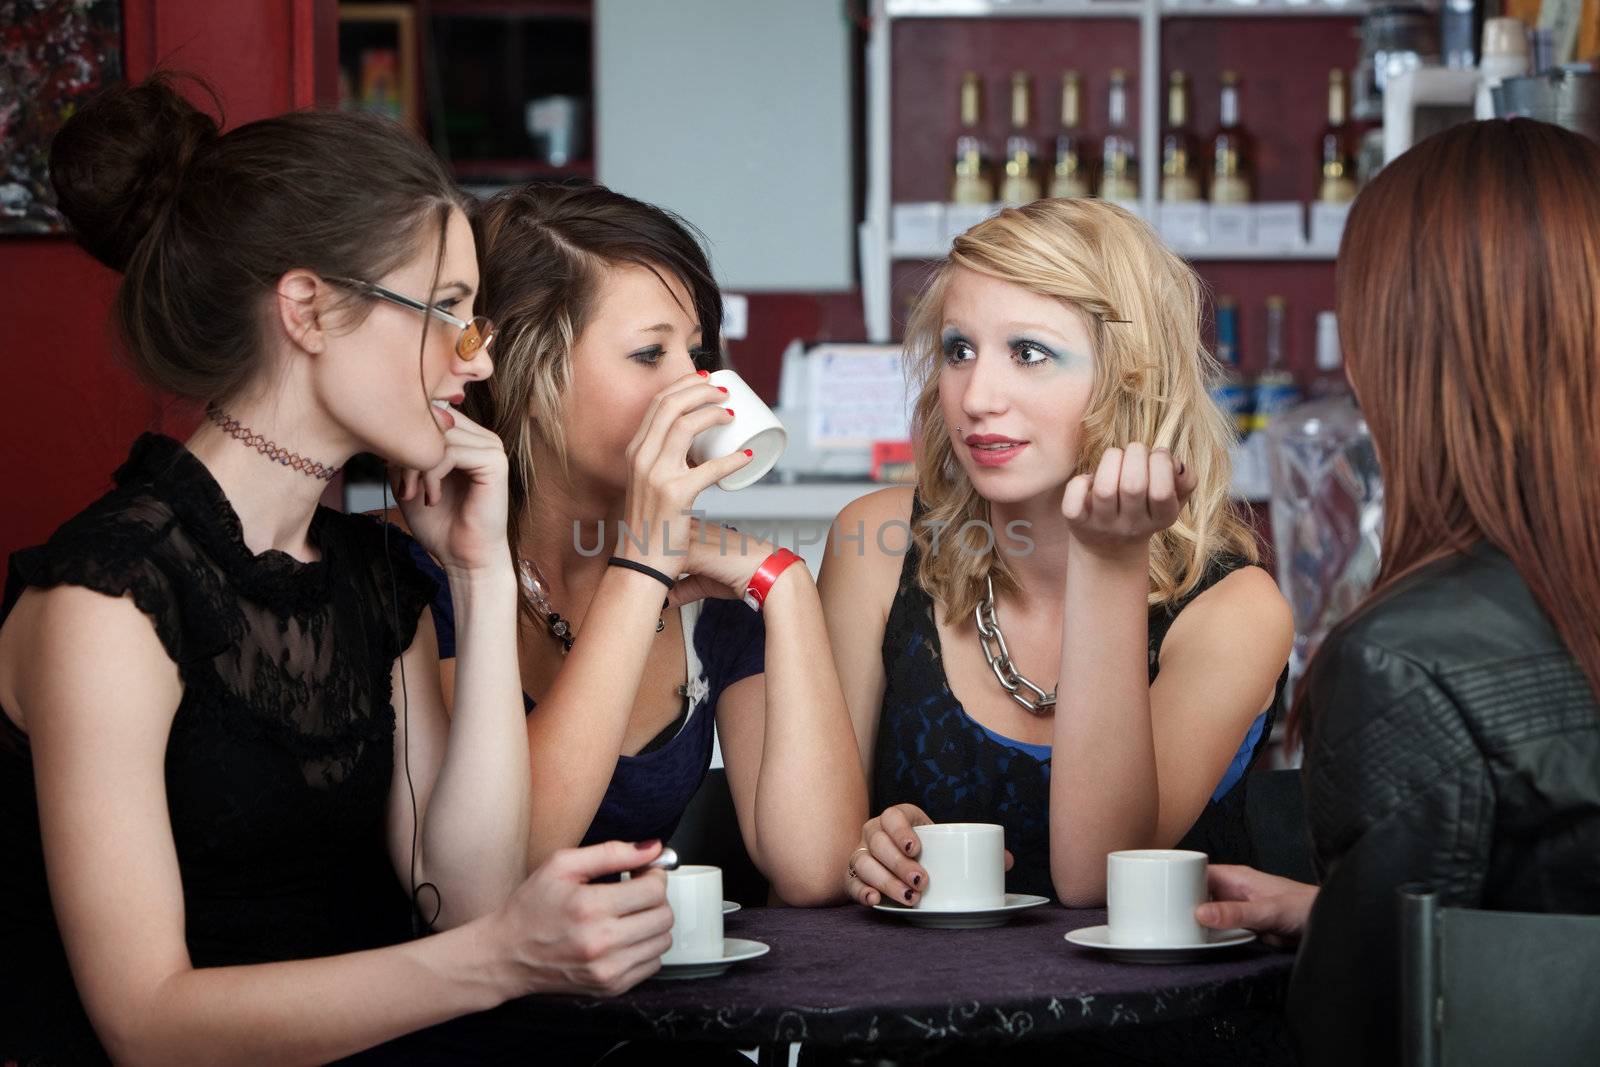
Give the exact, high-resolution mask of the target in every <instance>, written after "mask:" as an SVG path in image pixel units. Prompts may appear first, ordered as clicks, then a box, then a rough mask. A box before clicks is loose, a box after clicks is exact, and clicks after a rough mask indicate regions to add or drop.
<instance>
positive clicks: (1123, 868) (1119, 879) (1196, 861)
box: [1106, 848, 1206, 945]
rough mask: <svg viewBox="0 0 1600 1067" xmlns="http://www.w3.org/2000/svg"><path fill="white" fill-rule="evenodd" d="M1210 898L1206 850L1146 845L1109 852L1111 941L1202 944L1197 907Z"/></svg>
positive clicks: (1203, 933)
mask: <svg viewBox="0 0 1600 1067" xmlns="http://www.w3.org/2000/svg"><path fill="white" fill-rule="evenodd" d="M1205 902H1206V854H1205V853H1204V852H1188V851H1185V850H1182V849H1170V848H1144V849H1131V850H1129V851H1126V852H1113V853H1111V854H1110V855H1108V856H1107V857H1106V923H1107V925H1108V926H1109V927H1110V931H1109V933H1110V938H1111V943H1112V944H1113V945H1199V944H1204V943H1205V939H1206V935H1205V930H1204V929H1203V928H1202V927H1201V926H1200V923H1199V921H1198V920H1197V919H1196V918H1195V917H1194V909H1195V908H1197V907H1199V906H1200V905H1201V904H1204V903H1205Z"/></svg>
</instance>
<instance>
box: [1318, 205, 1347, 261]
mask: <svg viewBox="0 0 1600 1067" xmlns="http://www.w3.org/2000/svg"><path fill="white" fill-rule="evenodd" d="M1352 203H1354V201H1349V200H1347V201H1345V202H1344V203H1332V204H1330V203H1324V202H1322V201H1320V200H1319V201H1317V202H1316V203H1314V204H1312V205H1311V247H1313V248H1320V249H1326V250H1327V251H1329V252H1337V251H1338V250H1339V241H1340V239H1341V238H1342V237H1344V224H1345V220H1347V219H1348V218H1349V217H1350V205H1351V204H1352Z"/></svg>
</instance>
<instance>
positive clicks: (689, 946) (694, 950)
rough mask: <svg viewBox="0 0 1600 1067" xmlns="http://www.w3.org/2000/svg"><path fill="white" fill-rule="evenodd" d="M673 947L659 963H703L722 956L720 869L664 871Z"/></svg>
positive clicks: (695, 868) (681, 868) (663, 955)
mask: <svg viewBox="0 0 1600 1067" xmlns="http://www.w3.org/2000/svg"><path fill="white" fill-rule="evenodd" d="M667 906H668V907H670V908H671V909H672V947H671V948H669V949H667V951H666V952H664V953H662V956H661V962H662V963H702V962H704V961H706V960H714V959H720V958H721V956H722V868H721V867H704V866H685V867H679V868H677V869H676V870H672V871H668V872H667Z"/></svg>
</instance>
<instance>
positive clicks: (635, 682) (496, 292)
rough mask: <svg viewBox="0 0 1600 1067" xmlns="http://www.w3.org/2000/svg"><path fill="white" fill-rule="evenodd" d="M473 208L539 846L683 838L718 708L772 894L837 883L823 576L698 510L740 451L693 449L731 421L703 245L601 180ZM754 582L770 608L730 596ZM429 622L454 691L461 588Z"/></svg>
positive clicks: (736, 789)
mask: <svg viewBox="0 0 1600 1067" xmlns="http://www.w3.org/2000/svg"><path fill="white" fill-rule="evenodd" d="M474 225H475V227H476V230H477V233H478V247H479V254H480V256H481V262H482V275H483V305H482V306H483V308H484V310H485V311H486V312H487V313H488V314H489V315H490V316H491V317H493V318H494V320H495V321H496V322H497V323H498V324H499V328H500V333H499V339H498V341H497V345H498V347H497V349H496V359H497V361H498V364H499V369H498V370H497V372H496V374H495V377H494V379H493V380H491V381H489V382H485V383H482V384H480V385H476V386H474V387H473V388H472V389H471V390H469V391H468V393H467V399H466V403H465V408H464V410H465V411H466V412H467V413H468V414H469V415H471V417H472V418H473V419H475V420H477V421H478V422H480V423H482V424H483V425H484V426H486V427H488V428H489V429H491V430H493V431H494V432H495V433H497V434H498V435H499V436H500V438H501V440H503V441H504V442H505V445H506V451H507V452H508V454H509V455H510V458H511V490H510V515H511V520H510V521H511V544H512V551H513V552H514V554H515V555H516V557H517V561H518V566H519V567H520V569H521V574H522V578H523V583H524V584H523V589H524V594H525V595H524V598H523V602H522V606H523V612H522V626H521V629H520V632H519V641H518V646H519V653H520V664H521V673H522V689H523V692H524V693H525V694H527V696H526V697H525V699H526V702H527V707H528V720H527V730H528V746H529V752H530V757H531V761H532V769H533V798H534V799H533V817H532V831H531V838H530V851H531V853H532V854H533V855H534V856H535V857H538V856H542V855H545V854H547V853H548V852H549V851H550V850H552V849H557V848H561V847H564V846H568V845H573V844H577V843H579V842H581V841H584V842H586V841H595V840H603V839H605V838H609V837H623V838H642V837H661V838H666V837H668V836H670V835H671V833H672V831H673V829H674V828H675V827H676V825H677V823H678V819H679V817H680V816H681V815H682V814H683V811H684V809H685V807H687V806H688V804H689V801H690V799H691V798H692V797H693V796H694V793H695V791H696V789H698V788H699V785H700V782H701V780H702V779H703V778H704V776H705V773H706V769H707V767H708V765H709V763H710V760H711V755H712V744H713V734H712V729H713V726H715V729H716V734H717V736H718V737H720V740H721V747H722V753H723V757H724V761H725V764H726V766H727V771H728V784H729V788H730V791H731V792H732V794H733V803H734V807H735V809H736V812H737V816H738V821H739V827H740V830H741V832H742V835H743V838H744V842H745V845H746V847H747V849H748V850H749V853H750V856H751V858H752V859H753V860H754V861H755V864H756V866H757V867H758V868H760V870H761V871H762V873H763V874H764V875H765V876H766V877H767V879H768V880H769V882H770V883H771V885H772V888H773V891H774V892H775V893H776V895H777V896H778V897H779V898H780V899H781V900H783V901H785V902H786V903H789V904H793V905H810V904H823V903H828V902H831V901H834V900H838V899H840V898H841V896H842V894H841V890H840V887H839V883H838V879H837V878H833V877H832V876H830V875H826V874H824V873H822V872H823V871H825V870H826V869H827V867H828V866H829V865H832V866H837V865H838V864H840V863H843V862H844V860H845V857H846V856H848V854H849V851H850V847H851V845H852V844H853V842H854V840H855V838H856V836H857V834H858V833H859V830H860V826H861V820H862V819H863V818H865V816H866V790H865V784H864V782H863V780H862V776H861V770H860V766H859V763H858V761H857V758H856V752H855V740H854V738H853V736H852V734H851V731H850V722H849V718H848V716H847V714H846V712H845V705H844V700H843V697H842V695H841V693H840V690H839V683H838V680H837V676H836V675H835V673H834V671H833V667H832V662H831V659H830V657H829V654H828V636H827V633H826V632H825V631H824V629H823V622H822V610H821V604H820V602H819V600H818V597H817V592H816V587H815V585H814V584H813V582H812V580H811V575H810V573H809V572H808V571H807V569H806V567H805V565H804V563H802V562H798V557H794V556H793V554H792V553H785V552H780V551H778V550H776V549H775V548H774V546H772V545H770V544H767V543H765V542H762V541H759V540H757V539H754V538H749V537H744V536H742V535H740V534H738V533H736V532H730V531H728V530H725V529H723V528H721V527H717V526H714V525H710V524H702V523H700V522H698V521H696V520H691V518H690V517H689V511H690V509H691V508H692V507H693V506H694V501H695V498H696V497H697V496H698V495H699V494H700V493H701V492H702V491H703V490H704V489H706V488H707V487H708V486H710V485H712V484H713V483H715V482H717V481H718V480H720V479H723V478H725V477H726V476H727V475H729V474H731V473H733V472H735V471H738V470H740V469H742V468H743V467H744V465H745V463H746V462H748V459H749V457H748V456H747V455H745V454H743V453H740V452H735V453H733V454H732V455H727V456H717V457H713V458H711V459H708V460H707V461H706V462H704V463H701V464H699V465H694V464H692V463H691V461H690V460H689V458H688V452H689V447H690V443H691V441H693V440H694V438H695V436H696V435H697V434H699V433H701V432H702V431H705V430H707V429H710V428H712V427H716V426H721V425H727V424H728V423H729V422H730V421H731V419H732V417H733V416H732V412H731V409H727V408H725V407H724V404H725V403H726V394H725V392H724V391H723V390H720V389H719V388H718V387H717V386H715V385H712V384H709V383H708V382H707V381H706V377H705V376H706V374H707V372H708V371H710V370H712V369H714V368H715V367H716V366H717V365H718V363H719V361H720V354H719V345H718V333H717V331H718V328H719V326H720V324H721V319H722V301H721V296H720V293H719V292H718V290H717V286H716V283H715V281H714V280H713V279H712V276H711V270H710V266H709V264H708V263H707V261H706V257H705V253H704V252H703V251H702V250H701V249H700V246H699V244H698V243H697V242H696V241H695V239H694V237H693V236H692V235H691V234H690V233H689V231H688V230H687V229H686V228H685V226H684V225H683V224H682V223H680V222H679V221H678V220H677V219H675V218H673V217H672V216H671V215H669V214H668V213H666V212H664V211H662V210H660V209H659V208H655V207H652V206H650V205H648V204H643V203H640V202H639V201H637V200H633V199H630V198H628V197H625V196H622V195H621V194H618V193H615V192H612V191H611V190H609V189H605V188H603V187H600V186H593V185H586V186H558V185H530V186H525V187H522V188H517V189H511V190H508V191H506V192H503V193H501V194H499V195H497V196H495V197H493V198H492V199H490V200H489V201H488V202H487V203H485V204H484V205H482V206H481V207H480V208H479V209H478V211H477V212H476V213H475V219H474ZM608 557H610V558H609V564H610V565H608ZM421 562H423V563H424V564H426V562H427V561H426V560H425V559H424V560H422V561H421ZM641 572H643V573H645V574H653V575H654V576H655V580H654V581H652V579H651V578H649V577H644V578H641ZM752 586H754V587H755V588H756V591H757V592H758V593H759V594H761V597H762V599H761V607H760V611H759V612H757V611H755V610H752V609H751V608H750V607H748V606H746V604H744V603H741V602H740V598H741V596H743V595H745V594H747V593H748V592H749V591H750V590H751V588H752ZM436 623H437V630H438V632H439V634H440V639H441V647H440V657H441V659H442V660H443V661H444V670H445V679H446V686H445V688H446V691H447V692H448V691H449V689H450V679H451V677H452V674H453V670H454V663H453V661H452V659H451V657H452V656H453V655H455V654H456V653H455V650H454V649H453V647H452V645H451V640H450V632H451V627H452V620H451V619H450V606H449V603H448V601H443V600H442V601H441V602H440V604H439V605H438V612H437V614H436Z"/></svg>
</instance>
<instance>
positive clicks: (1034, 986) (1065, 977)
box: [502, 904, 1294, 1063]
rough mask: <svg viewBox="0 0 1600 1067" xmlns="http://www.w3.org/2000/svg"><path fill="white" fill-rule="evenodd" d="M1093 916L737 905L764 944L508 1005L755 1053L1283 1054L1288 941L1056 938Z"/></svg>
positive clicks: (568, 1026) (604, 1029)
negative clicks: (664, 974)
mask: <svg viewBox="0 0 1600 1067" xmlns="http://www.w3.org/2000/svg"><path fill="white" fill-rule="evenodd" d="M1103 922H1105V912H1103V911H1094V910H1071V909H1066V908H1061V907H1057V906H1055V905H1053V904H1052V905H1045V906H1044V907H1040V908H1036V909H1033V910H1031V911H1026V912H1022V913H1019V914H1018V915H1017V917H1016V918H1015V919H1013V920H1012V921H1011V923H1010V924H1009V925H1006V926H1002V927H997V928H993V929H987V930H930V929H920V928H917V927H913V926H910V925H909V924H907V923H906V922H905V920H904V919H899V918H896V917H893V916H888V915H881V914H878V913H876V912H873V911H870V910H868V909H865V908H860V907H840V908H825V909H794V908H747V909H745V910H743V911H739V912H736V913H734V914H731V915H729V916H728V917H727V919H726V923H725V927H726V928H725V934H726V936H728V937H740V938H749V939H753V940H756V941H761V942H764V943H766V944H767V945H770V946H771V949H772V950H771V951H770V952H769V953H768V954H767V955H765V956H763V957H761V958H759V959H755V960H751V961H748V962H745V963H739V964H735V965H734V966H733V968H732V969H731V970H729V971H728V972H727V973H726V974H724V975H721V976H719V977H715V978H701V979H690V980H680V981H667V980H661V979H651V980H649V981H646V982H644V983H642V984H641V985H639V986H637V987H636V988H634V989H633V990H632V991H630V992H628V993H627V994H625V995H623V996H621V997H616V998H613V999H607V1000H600V999H593V998H584V997H554V996H540V997H526V998H523V999H522V1000H519V1001H515V1002H513V1004H511V1005H508V1006H507V1009H509V1010H510V1011H511V1012H514V1013H515V1015H516V1016H517V1022H518V1025H519V1026H526V1027H528V1028H529V1030H530V1031H537V1032H539V1033H542V1034H547V1035H549V1036H551V1037H556V1036H558V1035H564V1036H572V1037H580V1036H581V1037H601V1038H607V1039H616V1040H621V1039H625V1038H635V1039H654V1040H669V1041H680V1042H688V1041H694V1042H707V1043H716V1044H723V1045H727V1046H729V1047H732V1048H753V1047H755V1048H761V1049H762V1050H763V1054H762V1062H764V1063H765V1062H787V1059H786V1057H783V1058H780V1057H779V1056H777V1054H776V1053H777V1050H779V1049H785V1050H786V1048H787V1046H788V1045H789V1044H790V1043H794V1042H799V1043H801V1044H802V1045H803V1046H804V1047H805V1048H806V1049H807V1051H808V1052H810V1051H812V1050H829V1049H832V1050H842V1051H845V1052H848V1051H850V1050H855V1051H858V1052H860V1051H868V1050H877V1051H880V1052H881V1051H883V1050H892V1051H893V1052H894V1053H895V1057H896V1058H901V1059H904V1060H905V1061H906V1062H915V1061H916V1060H917V1059H919V1058H921V1057H922V1056H924V1055H927V1054H930V1053H934V1052H948V1051H949V1050H950V1049H952V1048H953V1047H955V1048H965V1047H967V1046H980V1045H981V1046H990V1047H991V1048H993V1047H997V1046H998V1047H1002V1048H1001V1049H1000V1050H1001V1051H1004V1049H1003V1047H1004V1046H1011V1048H1010V1050H1009V1053H1008V1055H1009V1054H1012V1053H1021V1052H1022V1051H1024V1050H1023V1049H1022V1048H1020V1047H1018V1046H1021V1045H1029V1046H1035V1047H1042V1046H1044V1045H1045V1044H1046V1043H1050V1042H1055V1043H1057V1044H1062V1043H1064V1044H1067V1045H1072V1046H1074V1047H1078V1046H1082V1045H1083V1043H1084V1042H1085V1041H1087V1042H1088V1046H1087V1047H1093V1048H1100V1049H1105V1050H1113V1051H1114V1050H1115V1049H1117V1048H1118V1047H1123V1048H1126V1049H1133V1050H1134V1054H1135V1056H1136V1058H1135V1059H1132V1060H1130V1061H1129V1062H1139V1058H1138V1057H1140V1056H1142V1054H1141V1053H1139V1052H1138V1050H1139V1049H1141V1048H1142V1049H1144V1050H1145V1052H1146V1053H1148V1054H1149V1055H1151V1056H1153V1057H1155V1058H1152V1059H1150V1060H1149V1061H1148V1062H1176V1059H1174V1057H1175V1056H1177V1057H1180V1058H1182V1059H1183V1060H1185V1061H1188V1062H1204V1061H1205V1060H1206V1059H1207V1052H1206V1046H1207V1045H1211V1046H1214V1049H1215V1052H1216V1057H1217V1062H1228V1063H1243V1062H1252V1061H1254V1062H1278V1061H1281V1060H1283V1059H1287V1058H1288V1051H1287V1038H1286V1037H1285V1035H1284V1030H1283V1026H1282V1019H1281V1005H1282V1003H1283V998H1284V993H1285V989H1286V986H1287V982H1288V975H1289V970H1290V967H1291V965H1292V963H1293V960H1294V957H1293V955H1292V954H1291V953H1288V952H1283V951H1279V950H1275V949H1270V948H1266V947H1264V946H1261V945H1260V944H1259V943H1252V944H1249V945H1245V946H1240V947H1236V948H1230V949H1219V950H1217V951H1216V954H1215V955H1213V956H1208V957H1207V958H1205V959H1204V961H1203V962H1197V963H1183V964H1165V965H1155V964H1130V963H1117V962H1114V961H1111V960H1109V959H1107V958H1105V957H1104V956H1102V955H1100V954H1098V953H1096V952H1093V951H1091V950H1088V949H1083V948H1079V947H1077V946H1075V945H1071V944H1069V943H1067V942H1066V941H1065V940H1063V936H1062V935H1064V934H1065V933H1067V932H1068V931H1069V930H1075V929H1078V928H1080V927H1085V926H1096V925H1099V924H1101V923H1103ZM507 1009H502V1010H503V1011H504V1010H507ZM1124 1038H1125V1039H1126V1040H1123V1039H1124ZM1163 1041H1165V1042H1167V1043H1168V1044H1169V1045H1171V1046H1173V1048H1172V1049H1170V1050H1169V1053H1168V1054H1163V1053H1162V1052H1161V1051H1160V1049H1161V1043H1162V1042H1163ZM1152 1050H1153V1051H1152ZM803 1062H804V1061H803ZM1058 1062H1075V1060H1073V1059H1072V1058H1067V1059H1064V1060H1060V1061H1058Z"/></svg>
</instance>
